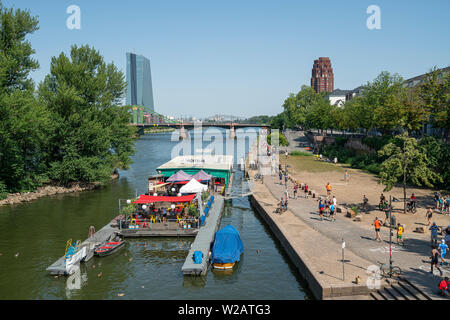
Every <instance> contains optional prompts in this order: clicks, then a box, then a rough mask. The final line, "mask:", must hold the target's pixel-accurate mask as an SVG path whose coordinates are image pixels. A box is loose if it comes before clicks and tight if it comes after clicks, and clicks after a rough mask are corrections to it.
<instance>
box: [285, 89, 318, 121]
mask: <svg viewBox="0 0 450 320" xmlns="http://www.w3.org/2000/svg"><path fill="white" fill-rule="evenodd" d="M323 97H324V95H320V94H317V93H316V91H314V89H313V88H312V87H309V86H305V85H304V86H302V87H301V89H300V91H299V92H298V93H297V94H296V95H294V94H293V93H291V94H290V95H289V97H288V98H287V99H286V100H285V101H284V104H283V108H284V111H285V112H286V116H287V117H288V119H289V121H290V122H291V123H292V125H293V126H296V125H300V126H305V125H306V124H307V116H308V113H309V112H310V110H309V109H310V108H311V107H312V106H313V105H315V104H316V103H318V102H319V101H322V100H323Z"/></svg>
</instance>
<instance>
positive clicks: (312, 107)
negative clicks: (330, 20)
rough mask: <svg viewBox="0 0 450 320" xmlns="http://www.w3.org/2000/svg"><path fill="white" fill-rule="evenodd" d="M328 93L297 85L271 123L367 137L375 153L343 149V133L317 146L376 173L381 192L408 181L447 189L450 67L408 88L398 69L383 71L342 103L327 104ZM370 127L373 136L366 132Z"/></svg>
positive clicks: (281, 127) (437, 71)
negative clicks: (427, 128)
mask: <svg viewBox="0 0 450 320" xmlns="http://www.w3.org/2000/svg"><path fill="white" fill-rule="evenodd" d="M328 94H329V93H327V92H324V93H320V94H318V93H316V92H315V91H314V89H313V88H311V87H309V86H302V87H301V90H300V91H299V92H298V93H297V94H293V93H291V94H290V95H289V96H288V97H287V98H286V99H285V101H284V103H283V112H281V113H280V114H278V115H277V116H275V117H273V118H272V119H271V127H272V128H279V129H283V128H295V127H301V128H303V129H305V130H308V129H315V130H318V131H319V132H322V133H323V132H324V131H325V132H327V131H328V130H331V133H333V130H340V131H344V133H345V132H351V133H355V132H360V133H363V135H365V136H366V138H363V139H362V142H363V143H365V144H366V145H368V146H369V147H371V148H372V150H373V151H374V152H371V153H367V152H361V150H359V151H356V150H352V149H349V148H345V144H346V142H347V140H348V137H345V136H341V137H338V138H336V142H335V143H334V144H333V145H330V146H322V147H321V149H320V152H321V153H323V154H324V155H325V156H327V157H330V158H334V157H337V158H338V159H339V161H340V162H346V163H349V164H350V165H351V166H352V167H356V168H360V169H366V170H368V171H370V172H372V173H375V174H377V175H378V177H379V182H380V183H382V184H384V185H385V191H389V190H391V189H392V187H393V186H394V185H395V184H396V183H399V184H401V185H402V186H403V188H404V193H405V197H406V185H407V183H411V184H414V185H417V186H422V185H424V186H427V187H433V186H438V187H442V188H444V189H447V190H448V185H449V182H450V173H449V172H450V160H449V159H448V154H449V152H450V147H449V146H448V143H447V142H448V135H449V132H450V115H449V112H450V73H449V72H447V73H445V72H441V71H440V70H438V69H436V68H433V69H432V70H431V71H430V72H429V73H427V74H426V75H425V76H424V81H423V82H422V83H420V84H418V85H416V86H412V87H408V86H405V84H404V81H403V79H402V78H401V77H400V76H399V75H398V74H390V73H389V72H387V71H384V72H381V73H380V74H379V75H378V76H377V77H376V78H375V79H374V80H373V81H372V82H368V83H367V84H366V85H363V86H361V88H360V94H359V95H357V96H355V97H353V98H352V99H351V100H349V101H347V102H345V104H344V105H343V106H335V105H331V104H330V102H329V99H328V97H327V95H328ZM427 123H430V124H431V125H432V126H433V127H434V128H439V131H438V132H440V134H439V135H438V136H436V137H431V136H425V135H423V134H422V128H423V126H424V125H425V124H427ZM370 132H376V135H375V136H374V137H369V133H370ZM414 136H415V137H419V139H416V138H415V137H414ZM405 208H406V205H405Z"/></svg>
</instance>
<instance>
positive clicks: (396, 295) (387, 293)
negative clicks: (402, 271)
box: [370, 277, 432, 300]
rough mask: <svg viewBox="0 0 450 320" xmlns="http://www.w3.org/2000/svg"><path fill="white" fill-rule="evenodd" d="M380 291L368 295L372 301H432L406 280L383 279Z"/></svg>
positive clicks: (400, 278) (401, 278)
mask: <svg viewBox="0 0 450 320" xmlns="http://www.w3.org/2000/svg"><path fill="white" fill-rule="evenodd" d="M384 281H385V283H384V287H383V288H382V289H379V290H376V291H373V292H371V293H370V297H371V298H372V299H373V300H432V299H431V298H430V297H429V296H428V295H427V294H425V293H424V292H423V291H421V290H420V289H418V288H417V287H416V286H415V285H414V284H412V283H411V282H410V281H408V279H406V278H403V277H399V278H398V279H396V280H394V279H385V280H384Z"/></svg>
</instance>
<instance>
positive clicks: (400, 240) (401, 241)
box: [397, 223, 405, 246]
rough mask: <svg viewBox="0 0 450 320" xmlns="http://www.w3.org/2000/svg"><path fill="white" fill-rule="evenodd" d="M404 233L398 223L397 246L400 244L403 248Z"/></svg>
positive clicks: (403, 229)
mask: <svg viewBox="0 0 450 320" xmlns="http://www.w3.org/2000/svg"><path fill="white" fill-rule="evenodd" d="M404 232H405V228H404V227H403V226H402V225H401V224H400V223H398V224H397V244H400V243H401V244H402V246H405V243H404V242H403V233H404Z"/></svg>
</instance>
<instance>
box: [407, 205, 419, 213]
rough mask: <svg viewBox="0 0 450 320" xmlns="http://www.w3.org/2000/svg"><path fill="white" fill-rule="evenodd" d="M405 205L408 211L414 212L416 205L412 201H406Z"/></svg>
mask: <svg viewBox="0 0 450 320" xmlns="http://www.w3.org/2000/svg"><path fill="white" fill-rule="evenodd" d="M406 206H407V208H406V210H407V211H408V212H411V213H416V211H417V207H416V204H415V203H414V202H408V203H407V204H406Z"/></svg>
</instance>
